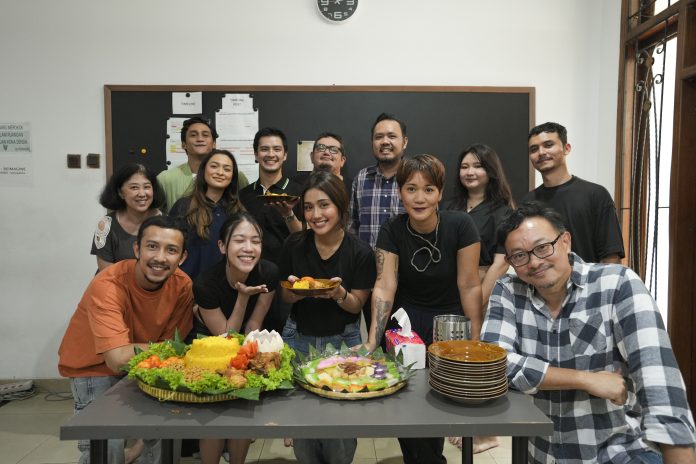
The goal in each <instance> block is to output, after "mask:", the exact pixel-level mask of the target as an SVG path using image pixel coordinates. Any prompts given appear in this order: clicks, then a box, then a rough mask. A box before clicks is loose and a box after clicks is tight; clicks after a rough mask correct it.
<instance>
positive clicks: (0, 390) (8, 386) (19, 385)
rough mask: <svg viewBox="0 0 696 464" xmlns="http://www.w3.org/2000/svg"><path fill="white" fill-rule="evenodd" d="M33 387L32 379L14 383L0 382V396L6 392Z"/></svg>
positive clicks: (20, 390)
mask: <svg viewBox="0 0 696 464" xmlns="http://www.w3.org/2000/svg"><path fill="white" fill-rule="evenodd" d="M32 388H34V381H33V380H26V381H24V382H14V383H4V384H0V396H2V395H7V394H8V393H17V392H23V391H27V390H31V389H32Z"/></svg>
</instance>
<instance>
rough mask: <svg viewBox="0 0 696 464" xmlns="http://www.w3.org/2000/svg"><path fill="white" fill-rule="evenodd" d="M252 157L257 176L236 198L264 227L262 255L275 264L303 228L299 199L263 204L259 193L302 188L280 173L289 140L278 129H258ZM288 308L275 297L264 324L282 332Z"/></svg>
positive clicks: (290, 192)
mask: <svg viewBox="0 0 696 464" xmlns="http://www.w3.org/2000/svg"><path fill="white" fill-rule="evenodd" d="M254 156H255V158H256V162H257V163H258V164H259V178H258V180H257V181H256V182H253V183H251V184H249V185H247V186H246V187H245V188H243V189H242V190H240V191H239V199H240V200H241V202H242V204H243V205H244V207H245V208H246V209H247V211H249V213H251V214H252V215H253V216H254V218H256V220H257V221H258V223H259V225H260V226H261V229H262V230H263V249H262V252H261V256H262V257H263V258H264V259H267V260H268V261H271V262H273V263H276V264H278V260H279V258H280V250H281V249H282V247H283V242H285V239H286V238H287V237H288V235H290V234H291V233H292V232H299V231H300V230H302V223H301V222H300V220H299V219H298V218H297V216H296V215H295V212H294V211H293V208H294V207H295V206H296V205H297V204H298V203H299V199H297V200H294V201H292V202H287V201H281V202H277V203H272V204H266V202H264V201H263V199H261V198H259V196H261V195H264V194H265V193H266V192H271V193H276V194H286V195H296V196H299V195H301V194H302V187H301V186H299V185H298V184H296V183H295V182H294V181H292V180H290V179H289V178H287V177H285V176H284V175H283V163H285V160H287V158H288V140H287V138H286V137H285V134H284V133H283V132H282V131H281V130H279V129H275V128H272V127H264V128H263V129H260V130H259V131H258V132H257V133H256V135H255V136H254ZM298 214H299V213H298ZM286 277H287V276H286ZM289 310H290V309H289V307H288V306H287V305H283V304H281V303H280V301H279V300H278V299H277V298H276V300H275V301H274V303H273V306H272V307H271V309H270V311H269V312H268V314H267V315H266V320H265V321H264V324H263V327H264V328H265V329H268V330H276V331H277V332H278V333H281V332H282V330H283V327H284V326H285V320H286V319H287V317H288V314H289Z"/></svg>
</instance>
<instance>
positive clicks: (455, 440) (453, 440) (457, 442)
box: [447, 437, 462, 450]
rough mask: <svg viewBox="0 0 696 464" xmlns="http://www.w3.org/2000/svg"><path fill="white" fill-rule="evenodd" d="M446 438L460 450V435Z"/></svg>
mask: <svg viewBox="0 0 696 464" xmlns="http://www.w3.org/2000/svg"><path fill="white" fill-rule="evenodd" d="M447 440H449V442H450V443H451V444H452V445H453V446H456V447H457V448H459V449H460V450H461V449H462V437H447Z"/></svg>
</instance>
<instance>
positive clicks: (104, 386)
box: [70, 376, 161, 464]
mask: <svg viewBox="0 0 696 464" xmlns="http://www.w3.org/2000/svg"><path fill="white" fill-rule="evenodd" d="M119 380H121V378H120V377H116V376H105V377H71V378H70V389H71V390H72V395H73V399H74V400H75V414H78V413H79V412H80V411H82V410H83V409H84V408H85V407H87V405H88V404H89V403H91V402H92V401H93V400H94V399H95V398H97V397H98V396H100V395H102V394H103V393H104V392H105V391H107V390H108V389H109V388H111V387H112V386H114V385H116V384H117V383H118V381H119ZM124 447H125V440H120V439H115V440H108V445H107V448H108V449H107V456H108V462H109V463H113V464H121V463H122V462H123V461H124V460H125V456H124ZM77 449H79V450H80V452H81V453H82V454H81V455H80V461H79V462H80V464H89V440H78V442H77ZM160 455H161V445H160V442H159V440H145V449H144V450H143V452H142V454H141V455H140V458H138V460H137V461H136V462H138V463H141V464H155V463H159V462H160V461H161V459H160Z"/></svg>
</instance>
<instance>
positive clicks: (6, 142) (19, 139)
mask: <svg viewBox="0 0 696 464" xmlns="http://www.w3.org/2000/svg"><path fill="white" fill-rule="evenodd" d="M30 135H31V130H30V127H29V123H28V122H2V123H0V153H31V143H30Z"/></svg>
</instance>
